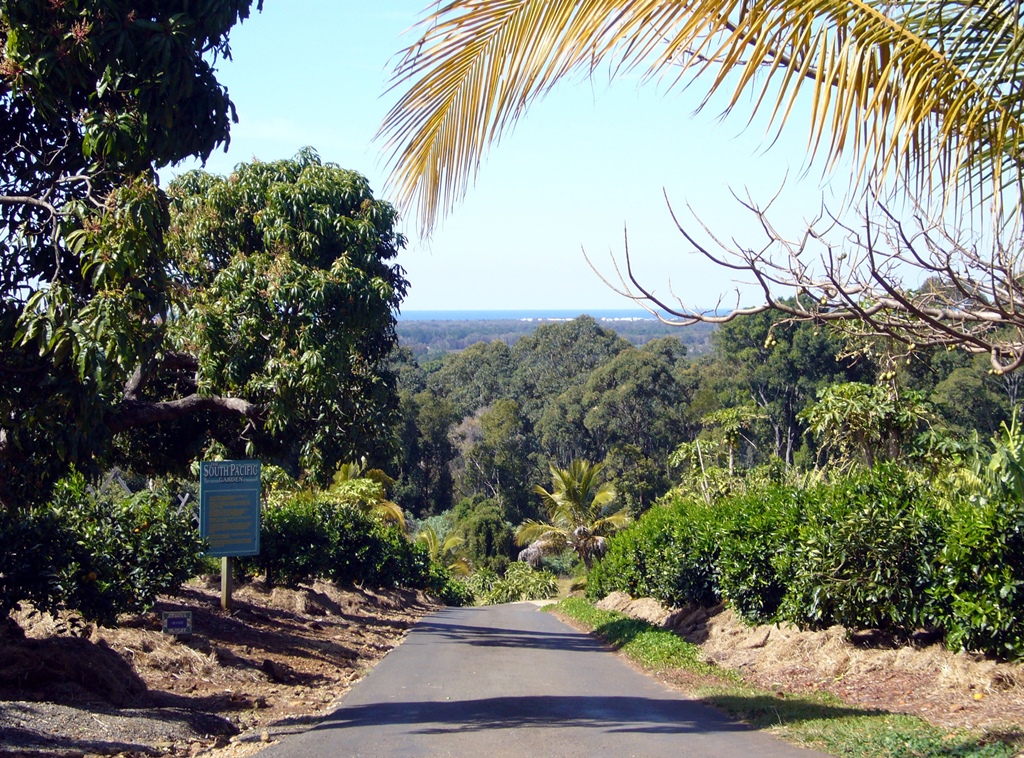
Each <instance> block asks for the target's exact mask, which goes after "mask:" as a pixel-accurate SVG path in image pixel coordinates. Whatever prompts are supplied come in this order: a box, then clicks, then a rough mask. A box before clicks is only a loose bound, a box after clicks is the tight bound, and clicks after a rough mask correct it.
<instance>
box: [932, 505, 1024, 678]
mask: <svg viewBox="0 0 1024 758" xmlns="http://www.w3.org/2000/svg"><path fill="white" fill-rule="evenodd" d="M944 543H945V544H944V545H943V547H942V550H941V552H940V553H939V555H938V556H937V558H936V574H937V576H936V581H935V582H934V583H933V584H932V586H931V588H930V590H929V596H930V601H931V602H930V607H929V611H930V616H931V618H930V620H931V622H932V623H933V624H935V625H936V626H938V627H940V628H942V629H944V630H945V632H946V644H947V646H948V647H950V648H952V649H954V650H977V651H982V652H985V653H988V654H990V655H996V656H999V657H1002V658H1009V659H1020V658H1024V625H1022V624H1021V619H1022V618H1024V505H1022V504H1021V502H1020V500H1018V499H1016V498H1014V497H1012V496H1009V495H1008V494H1007V495H1005V496H1002V497H999V496H996V497H992V498H976V499H973V500H971V501H962V502H959V503H955V504H953V505H952V506H951V509H950V518H949V520H948V524H947V530H946V534H945V539H944Z"/></svg>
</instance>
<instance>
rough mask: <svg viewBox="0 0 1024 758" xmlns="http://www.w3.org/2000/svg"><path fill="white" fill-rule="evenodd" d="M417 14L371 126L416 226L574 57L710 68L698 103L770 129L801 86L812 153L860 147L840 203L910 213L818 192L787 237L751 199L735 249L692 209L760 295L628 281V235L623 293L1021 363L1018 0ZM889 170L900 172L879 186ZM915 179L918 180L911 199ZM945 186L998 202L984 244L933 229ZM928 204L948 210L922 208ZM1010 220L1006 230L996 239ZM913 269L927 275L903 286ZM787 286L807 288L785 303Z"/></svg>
mask: <svg viewBox="0 0 1024 758" xmlns="http://www.w3.org/2000/svg"><path fill="white" fill-rule="evenodd" d="M423 29H424V31H423V33H422V36H421V37H420V39H418V40H417V41H415V42H414V43H413V44H412V45H410V46H409V47H408V48H407V49H406V50H405V53H404V56H403V57H402V59H401V61H400V62H399V64H398V66H397V69H396V72H395V75H394V87H395V88H396V89H399V90H404V91H402V92H401V94H400V96H399V100H398V102H397V103H396V104H395V105H394V106H393V107H392V109H391V110H390V111H389V113H388V115H387V117H386V118H385V121H384V124H383V125H382V127H381V130H382V133H383V134H384V135H385V136H386V137H387V139H388V143H387V144H388V147H389V148H390V149H391V150H392V161H393V171H392V177H391V181H392V183H393V185H394V187H395V191H396V193H397V197H398V201H399V203H400V204H401V205H403V206H407V205H412V204H413V203H416V204H417V206H418V208H417V211H418V215H419V218H420V223H421V226H422V228H423V230H424V231H425V232H429V230H430V229H431V228H432V227H433V226H434V224H435V223H436V221H437V218H438V215H439V214H443V213H445V212H447V210H448V209H449V208H450V207H451V205H452V204H453V203H455V202H456V201H457V200H458V199H460V198H461V197H462V196H463V195H464V193H465V192H466V190H467V188H468V186H469V184H470V182H471V181H472V179H473V178H474V177H475V175H476V172H477V171H478V170H479V165H480V160H481V158H482V156H483V154H484V153H485V152H486V148H487V146H488V145H489V144H492V143H496V142H498V141H499V140H500V138H501V136H502V135H503V134H504V133H506V130H508V129H510V128H511V127H512V125H513V124H514V123H515V121H516V120H517V119H518V118H519V117H520V116H522V114H524V113H525V112H526V111H527V110H528V106H529V105H530V104H531V103H533V102H534V101H535V100H538V99H539V98H540V97H541V96H542V95H543V94H545V93H547V92H549V91H551V90H552V89H553V88H554V85H555V84H556V83H557V82H558V81H559V80H561V79H563V78H565V77H568V76H571V75H572V74H574V73H584V74H588V73H589V74H593V73H594V72H595V71H597V70H598V69H599V68H601V67H602V66H604V65H607V67H608V71H609V75H610V76H612V77H613V78H614V77H622V76H629V75H631V74H632V73H634V72H635V71H636V70H637V69H640V70H643V71H646V74H647V76H646V78H647V80H648V81H653V80H659V81H668V82H669V86H670V87H671V86H681V85H688V86H690V87H691V88H692V87H694V86H696V85H703V91H704V93H705V94H704V95H703V99H701V100H700V102H699V105H700V106H703V105H706V104H707V103H708V102H710V101H711V100H712V99H713V96H714V95H715V94H716V93H717V92H719V91H720V90H723V89H724V90H726V91H728V90H730V89H731V90H732V95H731V99H730V100H729V102H728V105H727V107H726V112H728V111H731V110H732V109H733V108H734V106H736V105H737V104H738V103H740V102H741V101H744V100H746V101H748V102H750V103H752V104H753V107H752V111H753V112H758V111H760V112H761V113H762V114H765V115H767V116H768V120H769V123H771V124H774V125H776V126H778V127H779V128H780V129H781V128H783V127H784V125H785V124H786V123H787V122H788V121H789V120H790V116H791V115H792V114H794V113H800V112H802V110H801V109H794V108H793V104H794V103H796V102H797V101H798V99H799V97H800V95H801V92H806V91H807V90H811V92H810V93H809V96H810V100H809V101H805V102H809V103H810V106H811V107H810V110H809V113H810V123H809V127H810V144H811V145H812V149H811V156H812V157H817V156H819V155H823V156H827V158H828V160H829V161H834V160H836V159H838V158H839V157H840V156H842V155H852V158H853V160H854V161H855V163H856V164H857V168H856V170H854V171H852V172H848V176H849V178H850V189H851V191H852V192H854V193H855V194H854V196H853V197H851V198H848V200H847V201H848V202H850V204H851V205H852V206H854V207H856V206H857V205H858V203H859V201H860V199H861V198H862V197H863V199H864V200H865V205H866V206H867V207H868V208H872V206H873V205H874V204H875V201H876V200H877V198H879V197H883V196H885V195H886V194H887V191H889V192H891V193H892V194H893V195H895V196H896V200H897V202H896V203H894V205H904V206H905V207H909V208H910V211H909V212H908V215H910V214H916V218H915V220H914V222H912V223H910V224H906V225H904V224H902V223H901V221H900V219H899V218H897V217H896V215H895V213H894V212H893V211H892V210H890V208H888V207H886V206H885V205H884V204H880V205H879V207H878V209H877V211H876V212H877V215H878V216H879V217H881V220H880V221H879V220H875V219H872V218H871V217H870V214H869V212H868V211H865V215H864V217H863V219H862V222H863V228H860V229H855V228H852V227H850V226H847V225H846V224H844V223H843V221H842V220H841V219H838V218H837V217H836V215H834V214H833V213H832V212H829V211H828V210H827V209H822V211H821V212H820V214H819V217H818V219H817V220H816V221H815V222H811V224H810V226H809V228H808V229H807V230H806V232H805V233H804V234H803V235H802V236H799V237H798V238H797V239H795V240H794V239H793V238H791V237H788V236H784V235H782V234H780V233H778V232H777V231H776V227H775V225H774V224H773V222H772V220H771V219H769V218H767V216H766V214H765V211H764V209H762V208H758V207H757V206H756V205H754V204H753V201H750V202H749V203H745V205H746V206H747V208H748V209H749V210H750V211H752V212H753V213H754V214H755V216H756V218H757V221H758V222H759V227H760V229H761V230H762V232H763V233H764V234H765V236H766V237H767V243H763V242H752V243H739V242H736V243H734V244H732V246H731V247H730V246H729V245H728V244H723V243H722V242H721V240H722V239H724V238H727V236H728V235H726V234H719V235H718V236H717V237H716V234H715V233H713V232H710V230H708V229H707V227H706V226H704V225H703V224H701V222H700V220H699V219H698V220H697V221H698V224H697V225H698V226H703V227H704V228H703V231H705V232H708V235H707V236H708V237H709V238H710V240H711V242H710V243H707V244H702V243H701V242H700V241H698V240H697V239H696V238H695V236H694V235H693V234H692V233H691V231H690V230H688V229H687V228H685V227H684V226H683V225H681V224H680V223H679V221H678V219H677V218H675V217H674V219H673V220H675V221H676V224H677V226H678V227H679V229H680V231H681V233H682V234H683V236H684V237H685V238H686V240H687V242H688V243H689V244H690V245H691V246H692V248H691V249H695V250H696V251H697V252H700V253H702V254H703V255H705V257H707V258H708V259H709V260H711V261H712V262H714V263H715V264H717V265H720V266H723V267H727V268H729V269H731V270H733V271H736V272H742V273H743V274H744V275H746V274H749V275H750V276H749V278H750V279H753V280H754V281H756V282H757V284H758V285H759V286H760V288H761V292H760V295H761V298H762V301H761V303H759V304H757V305H754V306H749V305H741V304H740V303H737V305H736V307H735V308H733V309H731V310H729V311H727V312H722V310H721V309H711V310H706V309H702V308H694V307H687V306H686V305H685V304H683V303H681V302H680V303H679V304H678V305H673V304H672V303H671V302H669V301H668V299H665V298H659V297H658V296H656V295H655V294H654V291H653V290H651V289H650V288H647V287H645V286H644V285H643V284H641V283H640V282H638V281H637V279H636V277H635V275H634V273H633V267H632V266H631V264H630V261H629V252H628V247H627V251H626V258H627V260H626V264H625V265H624V266H621V267H620V266H616V272H617V273H618V274H619V276H620V278H621V280H622V290H620V292H621V294H623V295H625V296H626V297H629V298H631V299H632V300H634V301H637V302H641V303H644V304H645V305H647V306H648V307H650V308H651V309H652V311H654V310H658V311H660V312H661V313H662V314H668V315H670V316H678V317H679V321H678V322H677V323H679V324H681V325H686V324H692V323H695V322H705V323H727V322H729V321H731V320H733V319H734V318H735V317H737V316H747V315H751V314H756V313H763V312H766V311H768V310H778V311H780V312H782V313H784V314H786V315H787V316H789V317H791V318H793V319H794V320H805V321H814V322H815V323H821V322H825V321H830V322H843V323H845V324H846V327H847V329H848V330H849V331H850V332H851V333H854V334H856V335H858V336H860V337H864V338H868V339H873V338H876V337H878V336H884V337H888V338H891V339H892V340H894V341H895V342H897V343H899V344H900V345H901V346H903V347H905V348H906V349H907V350H911V351H912V350H914V349H915V348H916V347H918V346H922V345H931V346H935V345H939V346H960V347H963V348H965V349H967V350H969V351H971V352H981V353H986V354H988V357H989V358H990V360H991V364H992V366H993V369H994V370H995V371H997V372H998V373H1004V372H1006V371H1013V370H1014V369H1016V368H1019V367H1020V366H1021V365H1024V343H1022V341H1021V334H1022V333H1024V314H1022V313H1021V310H1020V308H1019V303H1020V300H1021V295H1022V288H1021V284H1020V282H1019V281H1018V280H1017V276H1016V273H1015V271H1016V268H1015V266H1014V255H1015V253H1014V252H1013V251H1015V250H1016V249H1018V248H1019V244H1020V238H1019V232H1020V229H1019V226H1018V224H1016V223H1014V221H1015V219H1016V217H1017V214H1018V213H1019V211H1020V209H1021V202H1022V200H1024V198H1022V197H1021V189H1020V188H1021V184H1022V177H1024V160H1022V159H1021V154H1020V151H1019V150H1018V149H1017V140H1018V137H1017V135H1018V134H1019V132H1020V129H1021V118H1022V113H1024V97H1022V96H1021V95H1020V94H1019V93H1017V92H1012V93H1007V91H1006V82H1008V81H1015V80H1016V79H1018V78H1020V76H1021V75H1022V74H1024V66H1022V64H1021V59H1022V56H1021V55H1020V39H1021V36H1022V35H1021V29H1022V26H1021V18H1020V14H1019V13H1017V9H1016V7H1015V6H1014V5H1013V4H1009V5H1007V4H1006V3H1005V2H1001V1H1000V0H984V1H983V2H974V1H973V0H954V2H953V3H952V4H951V5H947V4H945V3H940V4H936V3H932V2H927V1H926V0H905V1H904V2H896V3H892V2H884V3H883V2H879V1H878V0H869V1H868V2H864V3H860V4H858V5H857V6H856V7H855V10H854V11H853V12H851V10H850V6H849V5H848V4H846V3H842V2H819V1H817V0H813V1H812V0H789V1H788V2H785V3H765V4H760V5H757V6H756V7H748V5H746V4H740V5H736V4H735V3H731V2H722V1H721V0H697V2H694V3H689V4H685V5H676V4H672V5H668V6H665V5H663V4H659V3H653V2H651V3H623V2H611V3H593V4H588V5H585V6H578V5H576V4H573V3H570V2H557V3H555V4H551V3H549V2H546V1H545V0H524V2H520V3H514V4H504V3H495V4H490V3H484V4H479V3H475V2H469V0H454V2H451V3H447V4H445V5H442V6H438V7H436V8H434V9H433V10H432V12H431V13H430V14H429V15H428V17H427V21H426V22H425V23H424V24H423ZM537 40H545V41H546V44H543V45H538V44H537V43H536V41H537ZM659 74H667V76H664V77H662V76H659ZM759 74H760V75H759ZM893 174H900V177H899V179H898V180H896V181H895V182H892V183H891V184H890V183H889V182H890V181H891V179H892V176H893ZM907 193H910V194H912V195H913V194H916V195H917V197H916V198H915V199H911V200H909V201H908V200H907V199H906V198H905V197H902V195H904V194H907ZM951 200H952V201H954V202H955V203H956V204H958V206H959V207H960V208H964V209H965V210H966V211H967V212H968V213H969V212H970V211H974V212H975V213H976V214H977V216H978V217H981V216H989V215H990V216H991V219H990V220H991V227H990V230H992V231H994V234H992V235H989V236H991V237H994V238H996V239H993V240H992V244H991V246H990V248H989V250H988V251H987V252H986V253H982V252H979V245H978V243H977V239H976V238H975V235H974V234H973V227H972V226H967V228H966V229H956V230H952V231H947V230H946V229H945V228H943V224H942V222H941V219H942V218H943V217H944V216H947V217H948V216H949V215H950V214H949V213H947V212H946V211H947V209H948V208H949V207H950V201H951ZM990 200H991V202H990ZM964 201H965V202H964ZM929 203H932V204H933V206H934V207H932V208H926V207H924V208H923V207H922V206H927V205H928V204H929ZM915 206H916V207H915ZM929 212H931V214H932V217H933V218H934V219H940V221H930V220H926V219H925V217H926V216H927V215H928V213H929ZM1007 230H1009V235H1016V236H1015V237H1011V238H1010V239H998V237H999V236H1000V234H1001V233H1003V232H1005V231H1007ZM714 245H717V246H718V248H719V249H715V248H714ZM816 247H817V249H815V248H816ZM622 270H625V271H626V272H627V273H628V280H627V279H625V278H624V277H623V275H622V273H621V271H622ZM907 270H910V271H912V272H913V277H908V278H913V279H925V280H927V281H926V284H925V286H922V287H919V288H916V287H913V286H908V285H907V284H905V279H904V277H905V276H906V274H905V273H904V272H906V271H907ZM780 290H783V291H785V290H789V291H790V292H792V293H794V294H797V295H802V296H806V297H803V298H800V299H797V300H795V301H790V302H787V301H785V300H783V299H780V298H779V296H778V293H779V291H780ZM776 454H777V455H778V454H779V451H778V450H777V451H776ZM787 460H788V457H787Z"/></svg>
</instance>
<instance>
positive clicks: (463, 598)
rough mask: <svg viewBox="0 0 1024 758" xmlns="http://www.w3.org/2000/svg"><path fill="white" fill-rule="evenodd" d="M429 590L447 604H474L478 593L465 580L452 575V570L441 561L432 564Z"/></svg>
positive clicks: (428, 584)
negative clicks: (475, 593)
mask: <svg viewBox="0 0 1024 758" xmlns="http://www.w3.org/2000/svg"><path fill="white" fill-rule="evenodd" d="M426 589H427V591H428V592H429V593H430V594H431V595H433V596H434V597H435V598H437V599H438V600H440V601H441V602H442V603H444V604H445V605H454V606H463V605H473V604H474V603H475V602H476V595H474V594H473V590H471V589H470V588H469V586H468V585H467V584H466V582H465V581H463V580H460V579H458V578H456V577H455V576H453V575H452V573H451V571H450V570H449V569H448V568H446V567H445V566H443V565H441V564H440V563H431V564H430V577H429V579H428V582H427V587H426Z"/></svg>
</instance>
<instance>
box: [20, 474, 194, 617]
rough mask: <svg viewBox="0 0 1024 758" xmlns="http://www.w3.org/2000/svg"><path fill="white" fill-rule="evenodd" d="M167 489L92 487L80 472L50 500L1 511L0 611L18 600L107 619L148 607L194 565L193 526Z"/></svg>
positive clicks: (61, 484) (64, 482)
mask: <svg viewBox="0 0 1024 758" xmlns="http://www.w3.org/2000/svg"><path fill="white" fill-rule="evenodd" d="M174 501H175V498H174V497H173V495H171V494H170V493H167V492H160V491H150V490H144V491H142V492H138V493H136V494H134V495H129V496H123V495H121V494H120V493H118V494H116V495H111V494H109V493H98V494H96V493H92V492H90V491H89V490H88V488H87V486H86V482H85V479H84V477H82V475H81V474H77V473H76V474H72V475H71V476H70V477H68V478H66V479H64V480H62V481H61V482H59V483H58V485H57V486H56V488H55V490H54V494H53V499H52V500H51V502H50V503H48V504H46V505H45V506H40V507H37V508H34V509H31V510H30V511H27V512H25V513H21V514H17V515H13V514H10V513H5V514H3V517H2V519H0V530H2V532H3V534H2V537H3V543H4V551H3V558H2V563H0V581H2V583H3V592H2V603H3V606H2V608H0V610H2V611H3V613H4V614H6V612H7V611H8V610H10V608H12V607H13V606H14V604H15V603H17V602H19V601H21V600H28V601H31V602H32V603H33V604H35V605H37V606H38V607H41V608H44V609H47V610H56V609H59V608H64V609H67V610H75V611H78V612H79V613H81V614H82V615H83V616H84V617H85V618H87V619H90V620H96V621H99V622H100V623H103V624H112V623H114V622H115V621H116V619H117V616H118V615H119V614H122V613H128V612H137V611H142V610H146V609H148V608H150V607H151V606H152V605H153V603H155V602H156V598H157V596H158V595H160V594H163V593H168V592H173V591H175V590H177V589H178V588H179V587H180V586H181V584H182V583H183V582H185V581H186V580H187V579H189V578H190V577H191V576H193V574H194V573H195V572H196V571H198V569H199V568H200V565H201V560H200V552H199V551H200V549H201V542H200V540H199V534H198V530H197V529H196V528H195V525H194V524H193V522H192V518H191V513H189V512H185V511H181V510H180V509H179V508H178V507H177V503H176V502H174Z"/></svg>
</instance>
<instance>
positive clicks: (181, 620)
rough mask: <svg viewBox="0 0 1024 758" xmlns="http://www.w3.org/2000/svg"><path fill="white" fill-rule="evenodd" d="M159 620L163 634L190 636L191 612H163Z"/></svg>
mask: <svg viewBox="0 0 1024 758" xmlns="http://www.w3.org/2000/svg"><path fill="white" fill-rule="evenodd" d="M160 620H161V621H162V622H163V629H164V634H192V611H164V612H163V613H161V614H160Z"/></svg>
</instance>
